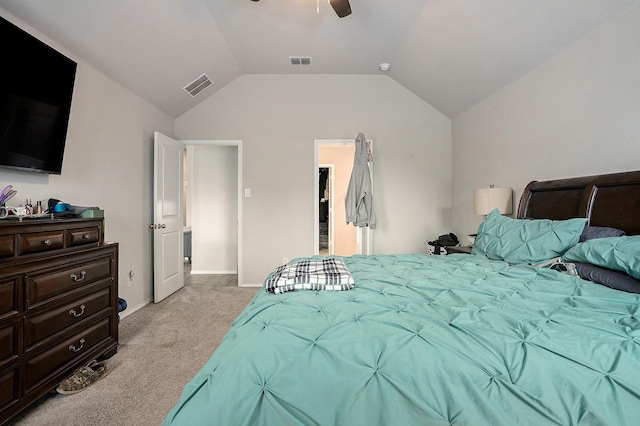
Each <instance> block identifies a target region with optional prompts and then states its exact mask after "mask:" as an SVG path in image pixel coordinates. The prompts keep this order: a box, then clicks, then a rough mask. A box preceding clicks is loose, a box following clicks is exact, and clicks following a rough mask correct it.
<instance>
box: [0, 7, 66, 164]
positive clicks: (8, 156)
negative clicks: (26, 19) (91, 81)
mask: <svg viewBox="0 0 640 426" xmlns="http://www.w3.org/2000/svg"><path fill="white" fill-rule="evenodd" d="M0 58H1V60H0V62H1V63H2V65H0V167H5V168H11V169H17V170H28V171H34V172H41V173H50V174H61V173H62V157H63V155H64V145H65V140H66V137H67V125H68V123H69V112H70V109H71V97H72V95H73V83H74V80H75V76H76V66H77V64H76V63H75V62H74V61H72V60H71V59H69V58H67V57H66V56H64V55H63V54H61V53H60V52H58V51H56V50H54V49H53V48H51V47H49V46H48V45H46V44H44V43H43V42H41V41H40V40H38V39H36V38H35V37H33V36H31V35H30V34H28V33H27V32H25V31H23V30H21V29H20V28H18V27H16V26H15V25H13V24H12V23H10V22H9V21H7V20H6V19H4V18H0Z"/></svg>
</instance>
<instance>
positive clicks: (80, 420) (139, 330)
mask: <svg viewBox="0 0 640 426" xmlns="http://www.w3.org/2000/svg"><path fill="white" fill-rule="evenodd" d="M185 266H186V265H185ZM257 291H258V289H257V288H239V287H237V277H236V275H193V276H191V275H190V274H189V273H188V271H187V273H185V288H183V289H181V290H179V291H178V292H176V293H175V294H173V295H171V296H170V297H169V298H167V299H165V300H164V301H163V302H161V303H159V304H149V305H147V306H145V307H144V308H142V309H140V310H139V311H137V312H135V313H133V314H131V315H129V316H127V317H126V318H123V319H122V321H121V322H120V329H119V341H120V346H119V347H118V353H117V354H116V355H115V356H113V357H112V358H110V359H108V360H107V368H108V371H109V373H108V375H107V376H106V377H105V378H103V379H102V380H100V381H98V382H97V383H95V384H94V385H92V386H90V387H89V388H87V389H86V390H84V391H82V392H80V393H77V394H75V395H58V394H55V393H52V394H49V395H48V396H45V397H43V398H42V399H41V400H39V401H38V402H37V403H36V404H34V406H33V407H32V408H30V409H28V410H27V411H26V412H24V413H23V414H22V415H20V416H19V417H18V418H17V419H15V420H14V422H13V423H11V424H15V425H21V426H27V425H28V426H38V425H61V424H65V425H78V426H82V425H92V426H103V425H118V426H120V425H135V426H144V425H159V424H160V423H162V421H163V420H164V418H165V416H166V414H167V413H168V412H169V410H170V409H171V408H172V407H173V405H174V404H175V403H176V402H177V400H178V398H179V397H180V394H181V392H182V388H183V386H184V385H185V384H186V383H187V382H188V381H189V380H190V379H191V377H193V376H194V375H195V373H197V372H198V371H199V370H200V368H201V367H202V366H203V365H204V364H205V362H206V361H207V360H208V359H209V358H210V357H211V354H212V353H213V351H214V349H215V348H216V347H217V346H218V345H219V344H220V341H221V340H222V338H223V337H224V335H225V334H226V333H227V331H228V330H229V327H230V326H231V323H232V322H233V320H234V319H235V318H236V317H237V316H238V315H239V314H240V312H241V311H242V310H243V309H244V307H245V306H246V305H247V303H249V301H250V300H251V298H252V297H253V295H254V294H255V293H256V292H257Z"/></svg>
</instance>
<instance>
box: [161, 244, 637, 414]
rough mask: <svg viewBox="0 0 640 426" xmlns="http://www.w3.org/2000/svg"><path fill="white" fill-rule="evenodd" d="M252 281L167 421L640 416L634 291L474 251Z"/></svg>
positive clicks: (380, 259)
mask: <svg viewBox="0 0 640 426" xmlns="http://www.w3.org/2000/svg"><path fill="white" fill-rule="evenodd" d="M344 262H345V264H346V266H347V268H348V269H349V271H350V272H351V274H352V276H353V278H354V281H355V288H353V289H351V290H345V291H314V290H299V291H289V292H286V293H283V294H270V293H267V292H266V291H264V290H261V291H259V292H258V293H257V294H256V296H255V297H254V299H253V300H252V301H251V302H250V304H249V305H248V306H247V307H246V309H245V310H244V311H243V313H242V314H241V315H240V316H239V317H238V318H237V319H236V320H235V322H234V324H233V326H232V327H231V329H230V331H229V332H228V334H227V335H226V337H225V338H224V340H223V341H222V344H221V345H220V346H219V348H218V349H217V350H216V351H215V353H214V354H213V356H212V357H211V359H210V360H209V361H208V363H207V364H206V365H205V366H204V367H203V368H202V370H201V371H200V372H199V373H198V374H197V375H196V376H195V377H194V378H193V379H192V380H191V382H190V383H188V384H187V385H186V386H185V388H184V391H183V394H182V396H181V398H180V400H179V401H178V403H177V404H176V406H175V407H174V408H173V410H172V411H171V412H170V413H169V414H168V416H167V418H166V420H165V424H167V425H298V424H300V425H378V424H380V425H382V424H385V425H451V424H455V425H616V426H623V425H636V424H639V423H640V295H638V294H632V293H626V292H622V291H618V290H614V289H610V288H607V287H605V286H602V285H598V284H595V283H592V282H589V281H584V280H582V279H580V278H578V277H575V276H570V275H567V274H563V273H561V272H558V271H554V270H550V269H548V268H534V267H532V266H526V265H515V266H510V265H509V264H508V263H506V262H502V261H493V260H489V259H488V258H486V257H485V256H477V255H463V254H459V255H449V256H428V255H420V254H415V255H376V256H358V255H356V256H352V257H346V258H344Z"/></svg>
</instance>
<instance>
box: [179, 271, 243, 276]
mask: <svg viewBox="0 0 640 426" xmlns="http://www.w3.org/2000/svg"><path fill="white" fill-rule="evenodd" d="M191 275H238V271H237V270H235V271H198V270H195V271H194V270H191Z"/></svg>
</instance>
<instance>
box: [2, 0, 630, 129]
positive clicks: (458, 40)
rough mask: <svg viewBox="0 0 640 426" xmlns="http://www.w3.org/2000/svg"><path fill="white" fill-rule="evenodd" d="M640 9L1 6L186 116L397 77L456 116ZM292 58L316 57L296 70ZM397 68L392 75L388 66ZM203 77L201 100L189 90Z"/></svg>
mask: <svg viewBox="0 0 640 426" xmlns="http://www.w3.org/2000/svg"><path fill="white" fill-rule="evenodd" d="M634 1H637V0H350V3H351V9H352V11H353V13H352V14H351V15H349V16H347V17H345V18H342V19H341V18H338V16H336V14H335V13H334V11H333V9H332V8H331V6H330V5H329V4H327V0H262V1H259V2H253V1H250V0H118V1H114V0H20V1H18V0H0V7H2V8H4V9H5V10H6V11H8V12H9V13H10V14H12V15H14V16H16V17H17V18H19V19H21V20H23V21H25V22H26V23H27V24H28V25H30V26H32V27H33V28H35V29H37V30H38V31H40V32H41V33H43V34H45V35H46V36H48V37H50V38H52V39H53V40H55V41H56V42H58V43H60V44H61V45H63V46H64V47H65V48H67V49H69V50H70V51H71V52H73V53H74V54H75V55H78V56H80V57H81V58H83V59H84V60H86V61H87V62H89V63H90V64H92V65H93V66H95V67H96V68H98V69H100V70H101V71H102V72H104V73H105V74H107V75H108V76H110V77H111V78H113V79H114V80H116V81H118V82H120V83H121V84H123V85H124V86H126V87H128V88H130V89H131V90H132V91H134V92H135V93H137V94H139V95H140V96H141V97H143V98H145V99H146V100H148V101H149V102H151V103H152V104H154V105H156V106H157V107H158V108H160V109H161V110H163V111H165V112H167V113H168V114H170V115H171V116H173V117H178V116H180V115H181V114H183V113H184V112H186V111H188V110H189V109H191V108H193V107H194V106H195V105H197V104H198V103H199V102H201V101H202V100H204V99H206V98H207V97H208V96H211V95H212V94H214V93H215V92H216V91H217V90H220V89H221V88H223V87H224V86H226V85H227V84H229V83H231V82H232V81H233V80H234V79H236V78H238V77H239V76H241V75H243V74H386V75H388V76H389V77H391V78H393V79H394V80H396V81H397V82H398V83H400V84H401V85H403V86H404V87H406V88H407V89H408V90H410V91H412V92H413V93H415V94H416V95H417V96H419V97H420V98H422V99H423V100H424V101H426V102H427V103H429V104H430V105H432V106H433V107H435V108H436V109H438V110H439V111H441V112H442V113H444V114H445V115H447V116H449V117H454V116H456V115H457V114H459V113H461V112H463V111H465V110H466V109H468V108H469V107H471V106H473V105H474V104H475V103H477V102H478V101H480V100H482V99H483V98H485V97H486V96H488V95H490V94H492V93H494V92H495V91H497V90H498V89H500V88H501V87H503V86H505V85H507V84H509V83H511V82H513V81H515V80H517V79H518V78H519V77H520V76H522V75H524V74H526V73H527V72H529V71H530V70H532V69H533V68H535V67H537V66H538V65H540V64H542V63H543V62H545V61H547V60H548V59H549V58H550V57H551V56H553V55H554V54H555V53H556V52H557V51H559V50H560V49H562V48H563V47H565V46H567V45H568V44H570V43H572V42H573V41H575V40H577V39H579V38H581V37H582V36H584V35H585V34H587V33H589V32H591V31H593V30H595V29H596V28H597V27H598V26H600V25H602V24H603V23H604V22H606V21H607V20H608V19H610V18H611V17H613V16H614V15H616V14H618V13H624V12H623V11H624V9H625V8H627V7H628V6H630V5H631V4H632V3H633V2H634ZM290 56H308V57H311V58H312V60H311V65H306V66H292V65H290V62H289V57H290ZM385 62H386V63H390V64H391V68H390V69H389V70H388V71H380V70H379V65H380V64H381V63H385ZM203 73H206V74H207V76H208V77H209V78H210V79H211V80H212V81H213V84H212V85H211V86H210V87H209V88H207V89H205V90H204V91H203V92H201V94H200V95H198V96H196V97H195V98H192V97H190V96H189V95H188V94H187V93H186V92H185V91H184V90H183V89H182V88H183V87H184V86H186V85H187V84H188V83H190V82H191V81H192V80H194V79H196V78H197V77H199V76H200V75H202V74H203Z"/></svg>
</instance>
